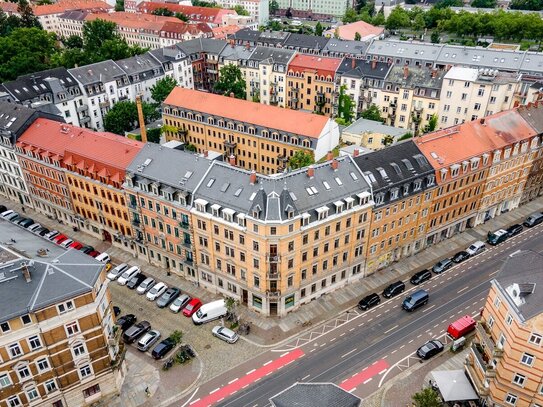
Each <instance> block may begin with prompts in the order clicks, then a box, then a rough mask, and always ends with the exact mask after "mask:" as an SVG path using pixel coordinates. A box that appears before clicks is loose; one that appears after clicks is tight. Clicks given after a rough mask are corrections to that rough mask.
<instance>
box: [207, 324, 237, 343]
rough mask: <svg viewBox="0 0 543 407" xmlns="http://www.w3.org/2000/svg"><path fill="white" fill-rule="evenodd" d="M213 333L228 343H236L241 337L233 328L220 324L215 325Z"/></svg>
mask: <svg viewBox="0 0 543 407" xmlns="http://www.w3.org/2000/svg"><path fill="white" fill-rule="evenodd" d="M211 333H212V334H213V336H216V337H217V338H219V339H222V340H223V341H225V342H228V343H236V342H237V341H238V339H239V336H238V334H237V333H235V332H234V331H232V330H231V329H228V328H226V327H224V326H220V325H217V326H214V327H213V329H212V330H211Z"/></svg>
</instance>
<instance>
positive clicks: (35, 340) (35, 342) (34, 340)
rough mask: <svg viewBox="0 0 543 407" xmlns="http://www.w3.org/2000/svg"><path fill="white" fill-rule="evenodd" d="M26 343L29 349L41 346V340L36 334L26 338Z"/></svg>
mask: <svg viewBox="0 0 543 407" xmlns="http://www.w3.org/2000/svg"><path fill="white" fill-rule="evenodd" d="M28 344H29V345H30V349H32V350H36V349H39V348H41V341H40V338H39V337H38V335H34V336H31V337H30V338H28Z"/></svg>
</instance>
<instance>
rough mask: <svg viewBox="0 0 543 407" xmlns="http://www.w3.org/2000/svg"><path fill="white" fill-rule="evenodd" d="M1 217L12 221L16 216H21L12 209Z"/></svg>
mask: <svg viewBox="0 0 543 407" xmlns="http://www.w3.org/2000/svg"><path fill="white" fill-rule="evenodd" d="M0 216H2V218H4V219H6V220H11V219H13V218H14V217H16V216H19V214H18V213H17V212H15V211H12V210H11V209H10V210H7V211H5V212H2V215H0Z"/></svg>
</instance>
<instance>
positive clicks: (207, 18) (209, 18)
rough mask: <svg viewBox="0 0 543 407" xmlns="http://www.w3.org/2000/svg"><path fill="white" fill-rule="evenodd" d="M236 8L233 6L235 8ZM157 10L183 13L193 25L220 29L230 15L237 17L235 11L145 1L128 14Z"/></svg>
mask: <svg viewBox="0 0 543 407" xmlns="http://www.w3.org/2000/svg"><path fill="white" fill-rule="evenodd" d="M233 7H234V6H232V8H233ZM157 9H167V10H170V11H171V12H173V13H181V14H183V15H185V16H187V18H188V19H189V21H190V22H191V23H204V24H207V25H208V26H209V28H214V27H220V26H221V25H224V23H225V19H226V17H227V16H229V15H237V13H236V12H235V11H234V10H226V9H224V8H218V7H195V6H187V5H183V4H175V3H166V2H154V1H144V2H141V3H139V4H138V5H137V6H136V8H135V10H131V9H126V11H127V12H130V11H134V12H135V13H143V14H153V12H154V11H156V10H157Z"/></svg>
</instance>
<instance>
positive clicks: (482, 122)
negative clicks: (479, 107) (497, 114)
mask: <svg viewBox="0 0 543 407" xmlns="http://www.w3.org/2000/svg"><path fill="white" fill-rule="evenodd" d="M479 122H480V123H481V124H482V125H483V126H486V124H485V118H484V117H483V118H481V119H480V120H479Z"/></svg>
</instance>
